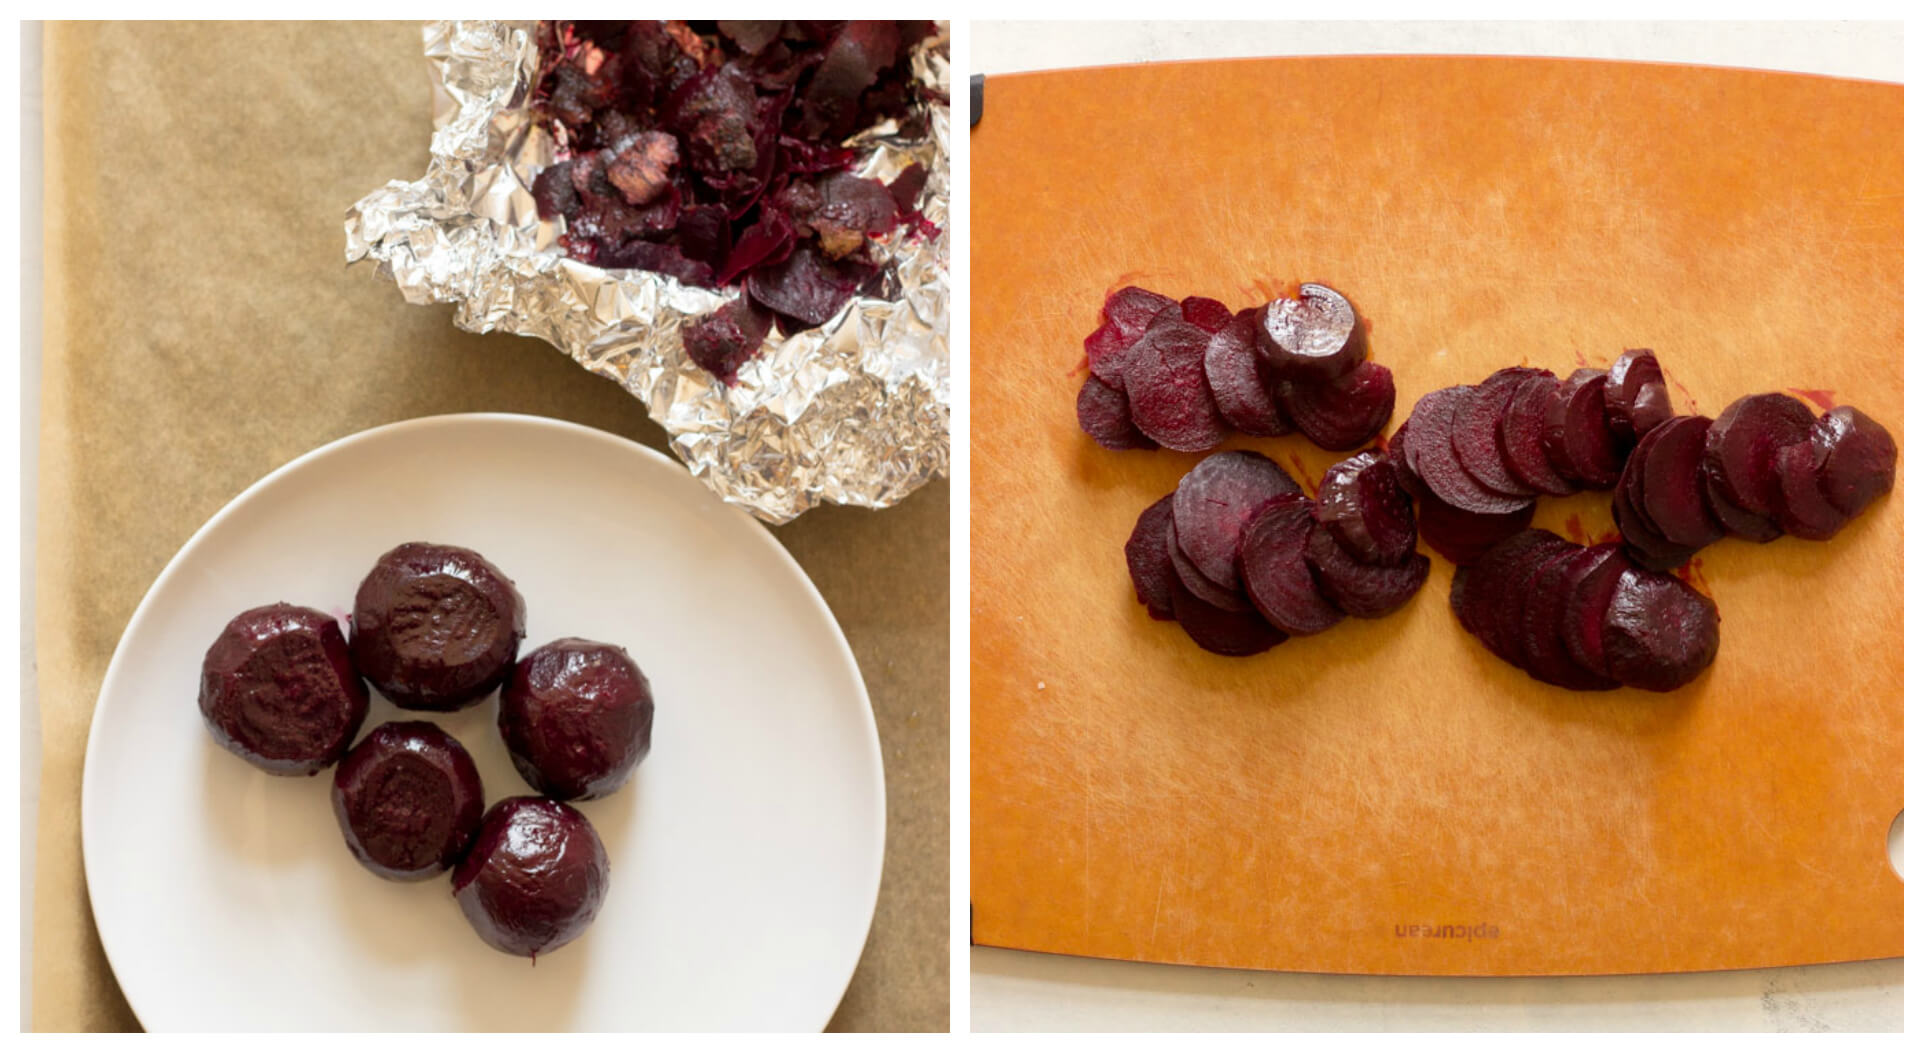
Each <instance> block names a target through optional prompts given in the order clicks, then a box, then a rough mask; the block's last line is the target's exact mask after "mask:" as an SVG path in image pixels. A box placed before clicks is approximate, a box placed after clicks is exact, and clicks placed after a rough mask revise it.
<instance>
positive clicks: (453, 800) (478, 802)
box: [331, 720, 486, 881]
mask: <svg viewBox="0 0 1924 1053" xmlns="http://www.w3.org/2000/svg"><path fill="white" fill-rule="evenodd" d="M331 796H332V800H333V803H334V818H335V820H336V821H338V822H339V823H340V824H341V836H342V837H344V838H346V840H347V848H348V851H350V852H352V853H354V858H355V859H358V860H360V861H361V865H362V866H364V867H366V868H368V869H369V870H371V871H373V872H374V873H375V874H378V875H380V876H381V877H384V878H387V879H388V880H390V881H420V880H422V879H423V878H430V877H433V876H434V875H436V874H439V873H440V872H441V871H443V870H446V869H447V868H449V867H451V866H453V865H454V864H456V863H458V862H460V861H461V857H462V856H463V855H465V854H466V853H467V850H468V845H470V844H472V843H473V841H474V834H475V831H476V830H478V829H480V827H481V809H482V807H483V805H484V804H485V803H486V798H484V797H483V796H482V794H481V773H480V772H479V771H477V770H476V769H475V767H474V758H473V757H470V756H468V751H467V750H466V749H464V748H463V747H462V746H461V743H459V742H458V741H456V740H455V738H454V736H452V735H450V734H448V733H447V732H445V731H442V730H441V729H440V728H439V727H436V726H435V725H433V724H430V723H428V722H427V721H425V720H406V721H392V722H390V723H387V724H383V725H381V726H380V727H378V728H375V729H374V730H373V731H370V732H368V734H367V737H366V738H364V739H362V740H361V742H360V744H359V745H357V746H355V747H354V749H353V751H352V752H350V753H348V755H347V757H346V758H344V759H343V760H342V761H341V764H340V767H338V768H336V769H334V792H333V794H332V795H331Z"/></svg>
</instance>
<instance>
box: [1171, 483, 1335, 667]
mask: <svg viewBox="0 0 1924 1053" xmlns="http://www.w3.org/2000/svg"><path fill="white" fill-rule="evenodd" d="M1177 515H1179V516H1180V515H1181V495H1180V491H1179V492H1178V496H1177ZM1316 529H1319V528H1318V527H1317V525H1316V514H1315V509H1314V506H1313V504H1312V503H1311V502H1310V500H1309V498H1307V497H1304V496H1303V495H1302V494H1298V493H1281V494H1277V495H1276V496H1275V497H1272V498H1270V499H1269V500H1267V501H1265V502H1263V504H1262V505H1261V506H1260V507H1259V508H1257V509H1256V510H1255V513H1254V514H1253V515H1252V516H1250V518H1249V520H1248V525H1247V526H1245V527H1244V528H1243V537H1242V544H1241V546H1240V547H1239V549H1238V551H1237V556H1236V559H1237V566H1238V568H1239V570H1240V572H1241V577H1242V580H1243V587H1244V589H1245V590H1246V591H1247V592H1248V593H1249V599H1250V602H1252V603H1254V604H1255V605H1256V610H1257V611H1259V612H1261V614H1262V616H1263V617H1264V618H1266V619H1268V620H1269V624H1271V625H1274V626H1275V627H1276V628H1278V629H1281V630H1282V631H1284V632H1286V633H1289V634H1290V635H1292V636H1308V635H1310V634H1312V633H1319V632H1322V631H1323V630H1324V629H1327V628H1329V627H1330V626H1332V625H1335V624H1336V623H1337V622H1340V621H1342V620H1343V612H1342V610H1341V609H1340V608H1338V607H1337V606H1336V605H1335V604H1333V603H1331V602H1330V601H1329V600H1328V599H1326V598H1325V597H1324V596H1323V594H1322V592H1321V591H1319V590H1318V589H1317V587H1316V576H1315V575H1314V574H1313V573H1312V572H1311V571H1310V569H1309V560H1308V553H1309V538H1310V533H1311V532H1312V531H1314V530H1316Z"/></svg>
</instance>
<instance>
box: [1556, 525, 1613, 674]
mask: <svg viewBox="0 0 1924 1053" xmlns="http://www.w3.org/2000/svg"><path fill="white" fill-rule="evenodd" d="M1585 551H1587V552H1588V553H1589V555H1588V556H1587V557H1586V558H1585V559H1583V560H1581V561H1579V562H1578V563H1577V564H1576V565H1574V566H1573V567H1572V568H1571V570H1570V572H1569V575H1568V576H1569V579H1570V585H1569V589H1568V595H1567V596H1566V597H1565V600H1564V605H1563V613H1562V623H1561V625H1560V626H1559V628H1558V632H1560V633H1561V634H1562V636H1563V646H1564V649H1565V650H1566V651H1568V652H1569V655H1570V658H1571V659H1572V660H1573V661H1575V662H1576V663H1577V665H1578V666H1580V667H1582V668H1583V669H1584V670H1586V671H1587V672H1589V673H1590V674H1591V675H1592V676H1598V677H1605V678H1611V677H1610V666H1609V663H1608V662H1607V661H1606V660H1605V658H1604V654H1603V616H1604V612H1606V611H1608V610H1609V609H1610V600H1611V599H1612V598H1613V597H1615V596H1616V594H1617V583H1618V582H1619V581H1620V580H1622V578H1623V575H1624V572H1625V571H1626V570H1628V569H1629V568H1630V560H1629V559H1628V558H1627V557H1625V556H1624V554H1623V546H1622V545H1614V544H1613V545H1592V546H1590V547H1589V548H1588V549H1586V550H1585ZM1611 679H1614V678H1611Z"/></svg>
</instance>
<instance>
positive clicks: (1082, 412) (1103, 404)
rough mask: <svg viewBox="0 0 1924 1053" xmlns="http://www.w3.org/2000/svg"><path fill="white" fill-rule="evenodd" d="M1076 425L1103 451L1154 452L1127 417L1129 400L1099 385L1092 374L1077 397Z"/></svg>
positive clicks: (1149, 442)
mask: <svg viewBox="0 0 1924 1053" xmlns="http://www.w3.org/2000/svg"><path fill="white" fill-rule="evenodd" d="M1076 423H1077V424H1080V425H1082V430H1083V431H1085V432H1087V433H1088V435H1089V437H1090V438H1092V439H1094V440H1096V442H1097V443H1098V444H1100V445H1101V446H1102V448H1103V449H1106V450H1153V449H1155V448H1156V443H1155V441H1154V440H1152V439H1150V438H1149V436H1147V435H1144V434H1143V433H1142V429H1140V428H1138V427H1136V422H1135V420H1134V419H1132V418H1131V417H1130V416H1129V396H1127V395H1125V394H1123V393H1122V392H1121V391H1119V390H1117V389H1115V388H1112V387H1110V386H1109V385H1107V384H1105V383H1103V382H1102V378H1101V377H1098V376H1096V375H1095V374H1094V373H1091V374H1089V376H1088V377H1087V378H1086V379H1084V380H1083V382H1082V390H1081V391H1079V392H1077V393H1076Z"/></svg>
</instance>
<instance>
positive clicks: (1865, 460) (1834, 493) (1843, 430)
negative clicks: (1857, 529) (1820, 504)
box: [1816, 406, 1897, 516]
mask: <svg viewBox="0 0 1924 1053" xmlns="http://www.w3.org/2000/svg"><path fill="white" fill-rule="evenodd" d="M1816 433H1817V434H1818V435H1820V436H1822V437H1823V440H1824V441H1825V442H1826V443H1827V444H1828V445H1829V446H1830V454H1829V456H1827V457H1825V458H1824V463H1823V465H1822V466H1821V467H1820V468H1819V469H1818V472H1817V485H1818V487H1819V488H1820V489H1821V490H1823V492H1824V496H1825V498H1827V499H1828V500H1829V501H1830V503H1831V504H1832V505H1834V506H1836V508H1837V510H1838V511H1840V512H1842V513H1844V514H1845V515H1847V516H1855V515H1857V514H1858V513H1860V512H1862V511H1863V510H1864V509H1865V508H1868V507H1869V506H1870V503H1871V502H1872V501H1875V500H1877V499H1878V498H1880V497H1882V496H1884V495H1885V494H1888V493H1890V492H1891V487H1892V486H1893V485H1895V483H1896V482H1897V443H1896V441H1894V440H1893V439H1892V438H1891V433H1890V432H1888V431H1885V430H1884V426H1883V425H1882V424H1879V423H1877V422H1876V421H1874V420H1872V419H1871V418H1870V415H1869V414H1867V413H1864V412H1862V411H1861V410H1858V409H1857V408H1856V407H1854V406H1839V407H1837V408H1836V409H1834V410H1831V411H1830V412H1829V413H1826V414H1824V416H1823V418H1822V419H1821V420H1819V421H1818V422H1817V429H1816Z"/></svg>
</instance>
